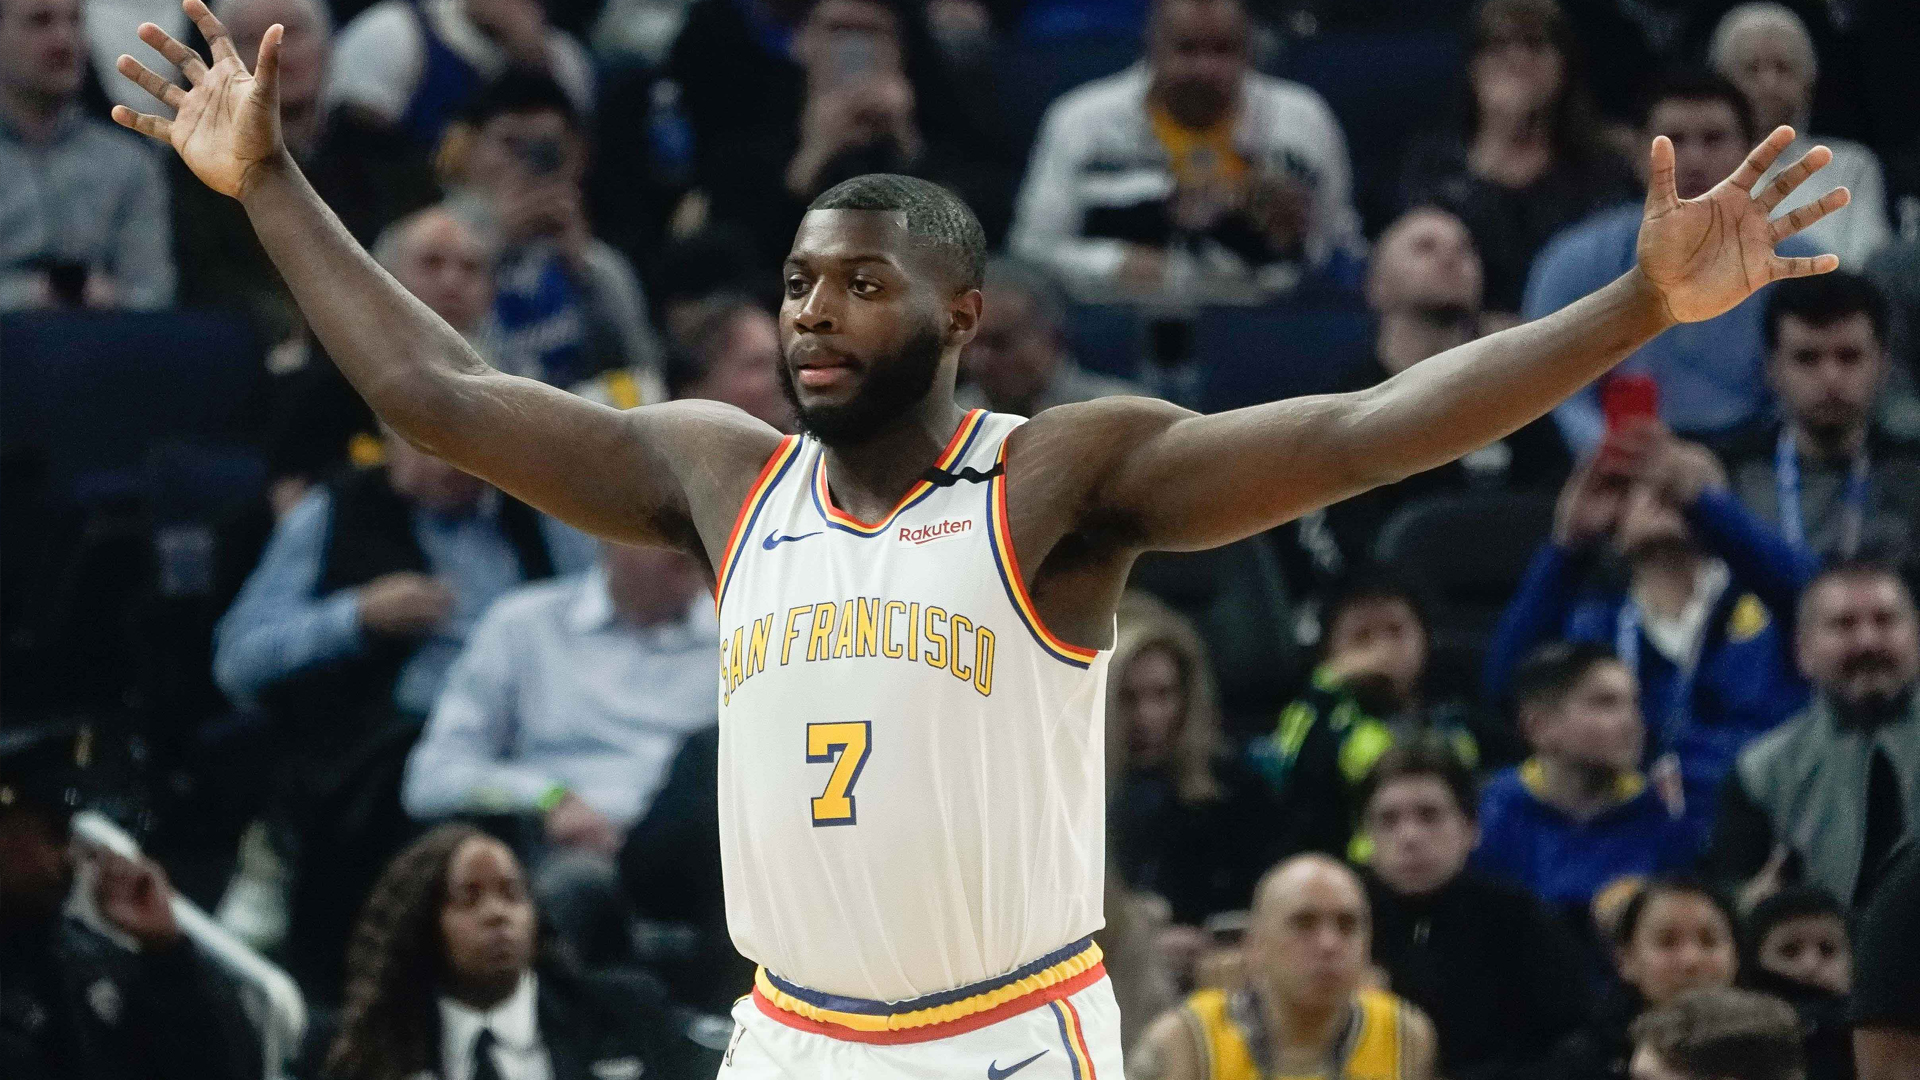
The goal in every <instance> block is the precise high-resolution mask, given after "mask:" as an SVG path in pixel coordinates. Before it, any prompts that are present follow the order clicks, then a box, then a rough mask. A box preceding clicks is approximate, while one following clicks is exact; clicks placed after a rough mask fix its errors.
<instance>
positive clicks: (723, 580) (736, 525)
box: [713, 435, 800, 613]
mask: <svg viewBox="0 0 1920 1080" xmlns="http://www.w3.org/2000/svg"><path fill="white" fill-rule="evenodd" d="M799 456H800V436H798V435H789V436H787V437H786V438H784V439H782V440H780V445H779V446H778V447H777V448H775V449H774V451H773V454H772V455H771V456H769V457H768V458H767V463H766V464H765V465H763V466H761V468H760V475H759V476H758V477H757V478H755V480H754V481H753V486H752V487H750V488H748V489H747V497H746V498H745V499H743V500H741V503H740V512H739V513H738V514H736V515H735V516H734V519H733V531H732V532H730V533H728V534H727V547H726V553H725V554H724V555H723V556H722V557H721V559H720V569H719V572H718V573H716V574H714V586H713V610H714V611H715V612H716V613H717V612H718V611H719V610H720V603H721V601H723V600H725V599H726V598H727V583H728V582H729V581H731V580H732V579H733V568H734V566H736V565H737V564H738V563H739V562H740V553H741V552H742V551H743V550H745V549H746V546H747V541H748V540H749V539H750V538H751V537H752V535H753V523H754V522H755V521H756V520H758V519H759V517H760V508H761V507H763V506H765V505H766V503H767V496H768V495H770V494H772V493H773V489H774V488H776V487H779V486H780V479H781V478H782V477H784V476H786V475H787V470H788V469H790V468H792V467H793V462H794V459H795V458H797V457H799Z"/></svg>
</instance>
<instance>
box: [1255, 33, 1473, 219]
mask: <svg viewBox="0 0 1920 1080" xmlns="http://www.w3.org/2000/svg"><path fill="white" fill-rule="evenodd" d="M1464 66H1465V57H1464V50H1463V48H1462V43H1461V40H1460V35H1459V34H1457V33H1455V32H1452V31H1448V30H1400V31H1384V32H1383V31H1338V32H1332V33H1325V34H1319V35H1317V36H1314V37H1309V38H1303V39H1300V40H1297V41H1293V42H1290V43H1289V45H1288V48H1287V52H1286V56H1285V59H1284V61H1283V63H1282V64H1281V72H1280V73H1281V74H1282V75H1284V76H1286V77H1287V78H1289V79H1293V80H1295V81H1296V82H1302V83H1305V84H1306V85H1308V86H1311V87H1313V88H1314V89H1315V90H1317V91H1319V92H1320V95H1321V96H1322V97H1324V98H1326V99H1327V104H1328V105H1329V106H1331V107H1332V108H1333V112H1334V115H1335V116H1337V117H1339V119H1340V126H1341V128H1342V129H1343V130H1344V131H1345V133H1346V137H1347V152H1348V154H1349V155H1350V156H1351V157H1352V159H1353V178H1354V179H1353V190H1354V203H1355V205H1356V206H1358V207H1359V209H1360V213H1361V216H1362V217H1363V218H1364V219H1365V221H1366V225H1367V234H1368V235H1369V236H1372V235H1375V234H1377V233H1378V232H1379V230H1380V229H1381V228H1383V227H1385V225H1386V224H1387V218H1388V216H1389V215H1391V214H1392V212H1393V207H1394V204H1395V203H1396V202H1397V201H1398V197H1397V195H1396V192H1395V189H1396V188H1397V187H1398V185H1399V182H1400V161H1401V154H1402V152H1403V151H1404V150H1405V148H1406V145H1407V142H1408V141H1409V140H1410V139H1412V138H1413V137H1414V136H1416V135H1418V134H1420V133H1422V132H1426V131H1433V130H1436V129H1438V128H1440V127H1442V126H1443V125H1444V124H1445V123H1446V122H1447V121H1448V119H1449V115H1450V113H1451V112H1452V110H1453V109H1454V108H1455V102H1456V99H1457V97H1458V94H1459V91H1460V86H1461V81H1460V73H1461V72H1462V70H1464Z"/></svg>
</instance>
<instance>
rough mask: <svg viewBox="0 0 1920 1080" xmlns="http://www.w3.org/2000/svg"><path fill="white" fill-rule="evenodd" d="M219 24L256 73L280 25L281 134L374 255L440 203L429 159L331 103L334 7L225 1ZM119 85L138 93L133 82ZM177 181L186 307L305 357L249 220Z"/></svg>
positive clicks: (181, 178)
mask: <svg viewBox="0 0 1920 1080" xmlns="http://www.w3.org/2000/svg"><path fill="white" fill-rule="evenodd" d="M176 9H177V5H176ZM215 14H216V15H218V16H219V17H220V20H221V21H222V22H224V23H225V24H226V25H227V29H228V31H229V32H230V33H231V34H232V35H233V46H234V48H235V49H236V50H238V51H239V53H240V55H241V56H242V57H243V58H245V60H246V61H247V62H248V63H249V64H251V63H252V62H253V60H254V58H255V57H257V56H258V55H259V53H260V39H261V37H263V36H264V35H265V34H266V32H267V28H268V27H269V26H272V25H273V24H275V23H279V24H280V25H281V26H282V27H283V28H284V29H283V37H282V38H281V45H280V130H281V132H282V134H284V135H285V137H286V141H287V149H288V150H289V151H291V152H292V153H293V156H294V159H295V160H296V161H298V162H299V163H300V171H301V172H303V173H305V174H306V176H307V179H308V180H309V182H311V183H312V184H313V187H314V191H316V192H317V193H319V195H320V197H321V198H322V199H324V200H326V203H327V205H328V206H329V207H331V208H332V209H333V212H334V213H335V214H337V215H339V217H340V221H341V224H343V225H345V226H346V227H347V231H348V232H350V233H352V234H353V235H354V238H355V239H357V240H359V241H360V242H361V243H363V244H369V245H371V244H372V242H373V241H374V239H375V238H376V237H377V236H378V235H379V234H380V231H381V230H382V229H384V228H386V227H387V225H389V224H391V223H392V222H393V221H395V220H396V219H398V218H399V217H400V216H401V215H403V214H406V213H410V212H412V211H414V210H418V209H420V208H421V207H424V206H426V205H428V204H430V203H432V202H434V201H435V200H436V199H437V198H438V189H437V188H436V186H435V183H434V179H433V170H432V169H431V168H430V167H429V166H428V164H427V158H426V155H425V154H424V153H422V152H421V151H419V150H418V149H416V148H414V147H413V146H412V145H411V144H410V143H409V142H408V141H407V140H406V139H405V138H403V137H400V136H398V135H396V134H394V133H392V132H390V131H388V130H386V129H384V128H380V127H377V126H374V125H371V124H368V123H366V122H365V120H364V118H362V117H360V116H358V115H356V114H355V113H354V112H353V110H351V109H340V108H330V107H329V105H330V104H331V103H329V102H326V101H325V100H324V99H323V97H322V91H323V90H324V88H325V86H326V84H327V77H328V74H329V72H330V70H331V68H332V62H333V26H332V22H331V18H330V16H329V15H328V12H327V8H326V5H325V4H323V3H321V2H320V0H224V2H223V3H220V4H217V5H216V10H215ZM115 81H117V82H119V83H121V84H124V85H132V84H131V82H130V81H129V80H126V79H119V78H116V80H115ZM136 92H137V93H145V91H141V90H138V89H137V88H136ZM137 107H139V108H145V106H144V105H138V106H137ZM169 171H170V176H169V181H170V184H171V187H172V189H173V198H174V206H173V210H174V213H173V250H174V258H175V259H176V260H177V261H178V262H179V265H180V305H181V306H182V307H219V308H229V309H236V310H239V311H242V312H245V313H246V314H247V315H248V316H249V317H250V318H251V319H252V320H253V322H254V325H255V326H256V328H257V329H258V331H259V334H260V340H261V341H263V342H265V343H267V345H268V346H269V347H271V346H275V345H280V344H281V343H283V342H286V341H288V339H289V338H295V339H296V340H298V342H299V344H297V345H296V346H295V348H305V342H304V333H303V331H304V329H305V321H304V320H303V319H302V318H301V317H300V312H299V309H297V308H296V307H295V306H294V303H293V297H292V296H291V295H290V294H289V293H288V292H287V287H286V284H285V283H284V282H282V281H281V280H280V274H279V271H277V270H275V269H274V268H273V262H272V260H270V259H268V258H267V253H266V251H265V250H264V249H262V248H261V247H260V241H259V240H258V239H257V238H256V237H255V236H254V234H253V226H252V225H250V224H249V223H248V221H247V213H246V210H245V209H244V208H243V207H241V205H240V204H239V202H238V201H236V200H234V199H229V198H227V197H226V196H224V195H221V194H220V193H218V192H216V191H214V190H213V189H211V188H209V187H207V186H206V185H205V184H202V183H200V181H199V180H197V179H195V178H194V177H193V176H192V174H191V173H189V172H188V171H187V167H186V166H185V165H184V164H182V163H181V162H180V160H179V158H178V155H175V157H174V159H173V160H172V162H171V163H170V164H169ZM326 366H328V367H331V365H326ZM368 415H369V417H371V415H372V414H371V413H369V414H368Z"/></svg>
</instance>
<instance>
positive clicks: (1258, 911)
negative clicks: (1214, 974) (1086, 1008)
mask: <svg viewBox="0 0 1920 1080" xmlns="http://www.w3.org/2000/svg"><path fill="white" fill-rule="evenodd" d="M1370 937H1371V931H1370V921H1369V915H1368V911H1367V898H1366V893H1365V892H1364V891H1363V890H1362V888H1361V885H1360V880H1359V879H1358V878H1356V877H1355V876H1354V874H1353V871H1351V870H1348V869H1347V868H1346V867H1345V866H1344V865H1342V864H1341V863H1339V862H1336V861H1334V860H1333V859H1330V858H1328V857H1326V856H1324V855H1300V856H1296V857H1294V858H1292V859H1288V860H1287V861H1285V862H1283V863H1281V864H1280V865H1278V866H1276V867H1274V868H1273V869H1272V870H1269V871H1267V875H1266V877H1264V878H1262V879H1261V881H1260V885H1259V887H1258V888H1257V889H1255V890H1254V902H1253V918H1252V923H1251V925H1250V926H1249V928H1248V934H1247V943H1246V946H1245V949H1246V972H1247V974H1246V979H1245V981H1244V982H1243V983H1242V984H1241V986H1240V987H1239V988H1237V989H1233V990H1202V991H1199V992H1198V993H1196V994H1194V995H1193V996H1192V997H1190V998H1188V999H1187V1002H1186V1004H1185V1005H1182V1006H1181V1007H1180V1008H1178V1009H1175V1010H1173V1011H1171V1012H1169V1013H1167V1014H1165V1015H1164V1016H1162V1017H1160V1019H1159V1020H1157V1021H1155V1023H1154V1025H1153V1027H1152V1029H1150V1030H1149V1031H1148V1032H1147V1035H1146V1038H1145V1040H1144V1043H1143V1045H1142V1046H1141V1048H1140V1050H1139V1051H1138V1052H1137V1053H1136V1055H1135V1057H1134V1059H1133V1060H1136V1061H1137V1062H1138V1067H1137V1068H1136V1067H1133V1062H1132V1061H1130V1062H1129V1068H1128V1073H1129V1074H1130V1075H1132V1076H1134V1077H1135V1078H1136V1080H1431V1078H1432V1076H1433V1063H1434V1058H1435V1050H1436V1040H1435V1038H1434V1033H1433V1024H1432V1022H1430V1021H1429V1020H1428V1019H1427V1018H1426V1016H1425V1014H1423V1013H1421V1011H1420V1010H1419V1009H1418V1008H1416V1007H1415V1006H1413V1005H1411V1004H1409V1003H1408V1002H1405V1001H1402V1000H1401V999H1400V998H1397V997H1395V996H1394V995H1392V994H1390V993H1388V992H1386V991H1385V990H1379V989H1375V988H1373V987H1372V986H1368V985H1365V984H1366V982H1367V976H1368V973H1369V970H1370V968H1369V965H1368V961H1367V955H1368V946H1369V944H1370Z"/></svg>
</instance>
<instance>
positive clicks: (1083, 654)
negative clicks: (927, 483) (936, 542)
mask: <svg viewBox="0 0 1920 1080" xmlns="http://www.w3.org/2000/svg"><path fill="white" fill-rule="evenodd" d="M998 464H999V468H998V469H996V470H995V472H996V473H998V475H996V476H995V477H994V478H993V482H992V483H990V484H988V485H987V538H988V539H989V540H990V541H991V542H992V544H993V565H994V568H995V569H996V570H999V571H1000V583H1001V584H1002V585H1005V586H1006V588H1007V599H1009V600H1011V601H1013V607H1014V610H1016V611H1018V612H1019V613H1020V621H1021V622H1023V623H1025V624H1026V625H1027V632H1028V633H1030V634H1032V635H1033V640H1034V641H1036V642H1038V643H1039V645H1040V648H1041V649H1043V650H1045V651H1046V653H1047V655H1049V656H1051V657H1053V658H1054V659H1055V660H1058V661H1060V662H1061V663H1065V664H1072V665H1073V666H1074V667H1077V668H1087V667H1091V666H1093V661H1094V660H1095V659H1096V658H1097V657H1098V656H1099V655H1100V653H1099V652H1098V651H1097V650H1094V649H1083V648H1081V647H1080V646H1078V645H1071V644H1068V643H1067V642H1065V641H1062V640H1061V639H1060V638H1059V637H1058V636H1057V635H1055V634H1054V632H1053V631H1051V630H1049V629H1047V624H1046V623H1043V622H1041V621H1040V609H1039V608H1037V607H1035V606H1034V603H1033V597H1032V596H1030V595H1028V593H1027V582H1026V579H1025V578H1023V577H1021V576H1020V560H1019V559H1017V558H1015V557H1014V554H1013V530H1012V528H1011V527H1010V526H1009V525H1008V524H1007V469H1006V464H1007V444H1006V443H1004V442H1003V443H1001V444H1000V456H999V459H998Z"/></svg>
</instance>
